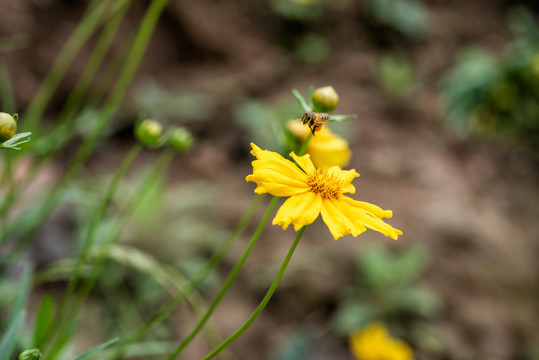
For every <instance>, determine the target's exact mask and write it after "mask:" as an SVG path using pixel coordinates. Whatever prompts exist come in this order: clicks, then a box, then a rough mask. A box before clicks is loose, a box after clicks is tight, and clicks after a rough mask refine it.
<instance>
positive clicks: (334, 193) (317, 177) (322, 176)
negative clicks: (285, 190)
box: [307, 169, 342, 199]
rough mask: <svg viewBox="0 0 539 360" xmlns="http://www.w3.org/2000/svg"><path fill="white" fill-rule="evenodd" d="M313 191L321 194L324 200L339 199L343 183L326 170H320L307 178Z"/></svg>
mask: <svg viewBox="0 0 539 360" xmlns="http://www.w3.org/2000/svg"><path fill="white" fill-rule="evenodd" d="M307 184H308V185H309V186H310V187H311V191H312V192H314V193H317V194H320V196H322V197H323V198H324V199H338V198H339V197H340V196H341V194H342V187H341V181H340V180H339V178H338V177H337V176H335V175H330V174H328V172H327V171H326V170H325V169H318V170H316V171H315V172H313V173H311V174H310V175H309V177H308V178H307Z"/></svg>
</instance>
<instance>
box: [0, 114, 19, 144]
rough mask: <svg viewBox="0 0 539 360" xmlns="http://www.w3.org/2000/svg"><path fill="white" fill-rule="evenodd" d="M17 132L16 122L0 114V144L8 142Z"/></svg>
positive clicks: (8, 116) (9, 116)
mask: <svg viewBox="0 0 539 360" xmlns="http://www.w3.org/2000/svg"><path fill="white" fill-rule="evenodd" d="M16 132H17V122H16V121H15V119H14V118H13V116H11V115H9V114H6V113H0V143H3V142H4V141H8V140H9V139H11V138H12V137H13V136H14V135H15V133H16Z"/></svg>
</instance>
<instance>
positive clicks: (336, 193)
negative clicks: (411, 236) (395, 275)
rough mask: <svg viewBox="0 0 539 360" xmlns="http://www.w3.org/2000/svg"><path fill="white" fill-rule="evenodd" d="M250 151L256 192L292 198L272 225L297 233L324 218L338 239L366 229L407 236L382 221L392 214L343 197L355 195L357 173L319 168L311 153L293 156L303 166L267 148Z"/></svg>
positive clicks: (252, 176)
mask: <svg viewBox="0 0 539 360" xmlns="http://www.w3.org/2000/svg"><path fill="white" fill-rule="evenodd" d="M251 147H252V150H251V154H253V155H254V156H255V157H256V158H257V160H254V161H253V163H252V164H253V174H251V175H249V176H247V177H246V180H247V181H253V182H255V183H256V184H257V187H256V189H255V193H257V194H264V193H269V194H271V195H274V196H286V197H289V198H288V199H287V200H286V201H285V202H284V204H283V205H282V206H281V208H280V209H279V211H277V215H275V218H274V219H273V225H280V226H282V227H283V229H285V230H286V228H287V227H288V225H290V224H293V225H294V229H295V230H296V231H298V230H299V229H300V228H301V227H303V226H304V225H309V224H311V223H312V222H313V221H314V220H316V218H317V217H318V215H319V214H322V219H323V220H324V222H325V223H326V225H327V227H328V228H329V231H330V232H331V235H333V238H334V239H335V240H337V239H338V238H340V237H341V236H345V235H348V234H352V235H353V236H358V235H359V234H361V233H362V232H364V231H365V230H367V228H369V229H372V230H376V231H379V232H381V233H382V234H384V235H386V236H389V237H391V238H392V239H395V240H397V237H398V236H399V235H401V234H402V231H400V230H397V229H394V228H393V227H391V226H390V225H388V224H386V223H385V222H384V221H383V220H382V218H390V217H391V216H392V215H393V213H392V212H391V211H390V210H382V209H381V208H379V207H378V206H376V205H373V204H370V203H367V202H363V201H356V200H353V199H352V198H350V197H348V196H345V195H343V194H344V193H351V194H353V193H355V191H356V189H355V188H354V185H352V180H353V179H354V178H356V177H358V176H359V174H358V173H357V172H356V171H355V170H341V168H339V167H338V166H332V167H330V168H329V169H327V170H326V169H320V168H319V169H316V168H315V167H314V165H313V163H312V161H311V159H310V156H309V155H304V156H297V155H296V154H294V153H293V152H292V153H290V156H291V157H292V158H293V159H294V161H295V162H296V163H297V164H298V165H299V167H298V166H296V164H294V163H293V162H292V161H290V160H287V159H285V158H283V157H282V156H281V155H279V154H277V153H275V152H272V151H268V150H262V149H260V148H259V147H258V146H256V145H255V144H253V143H251Z"/></svg>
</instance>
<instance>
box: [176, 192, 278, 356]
mask: <svg viewBox="0 0 539 360" xmlns="http://www.w3.org/2000/svg"><path fill="white" fill-rule="evenodd" d="M277 200H278V198H277V197H273V199H272V200H271V202H270V204H269V205H268V209H267V210H266V213H265V214H264V217H263V218H262V220H261V221H260V224H259V225H258V227H257V228H256V231H255V233H254V234H253V236H252V238H251V241H250V242H249V244H248V245H247V248H246V249H245V251H244V253H243V255H242V256H241V258H240V260H239V261H238V262H237V263H236V265H235V266H234V268H233V269H232V271H231V272H230V274H229V275H228V278H227V279H226V281H225V283H224V284H223V286H222V287H221V290H219V293H218V294H217V296H216V297H215V299H214V300H213V302H212V303H211V305H210V306H209V307H208V310H207V311H206V313H205V314H204V316H202V318H201V319H200V320H199V322H198V324H197V326H195V328H194V329H193V330H192V331H191V333H190V334H189V335H188V336H187V337H186V338H185V339H184V340H183V341H182V343H181V344H180V345H179V346H178V347H177V348H176V350H175V351H174V352H173V353H172V354H170V356H169V357H168V358H167V360H172V359H174V358H175V357H176V356H177V355H178V354H179V353H180V352H181V351H182V350H183V349H184V348H185V347H186V346H187V345H188V344H189V343H190V342H191V340H193V338H194V337H195V336H196V334H198V332H199V331H200V330H201V329H202V328H203V327H204V325H205V324H206V322H207V321H208V319H209V318H210V316H211V314H212V313H213V311H214V310H215V308H216V307H217V305H218V304H219V302H220V301H221V299H222V298H223V296H224V295H225V293H226V292H227V290H228V288H229V287H230V285H232V282H233V281H234V279H235V278H236V276H237V275H238V273H239V272H240V270H241V268H242V266H243V264H244V263H245V260H247V257H248V256H249V254H250V253H251V251H252V250H253V247H254V246H255V244H256V243H257V241H258V239H259V238H260V235H261V234H262V230H263V229H264V227H265V225H266V222H267V221H268V219H269V216H270V215H271V213H272V211H273V209H274V208H275V206H276V205H277Z"/></svg>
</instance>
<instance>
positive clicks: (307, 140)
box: [298, 133, 313, 156]
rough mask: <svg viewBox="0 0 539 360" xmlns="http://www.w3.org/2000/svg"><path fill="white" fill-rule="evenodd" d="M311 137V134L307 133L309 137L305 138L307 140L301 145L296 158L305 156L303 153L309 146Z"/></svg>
mask: <svg viewBox="0 0 539 360" xmlns="http://www.w3.org/2000/svg"><path fill="white" fill-rule="evenodd" d="M312 137H313V134H312V133H309V136H307V139H305V141H304V142H303V144H301V148H300V149H299V151H298V156H303V155H305V151H307V145H309V141H311V138H312Z"/></svg>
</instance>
